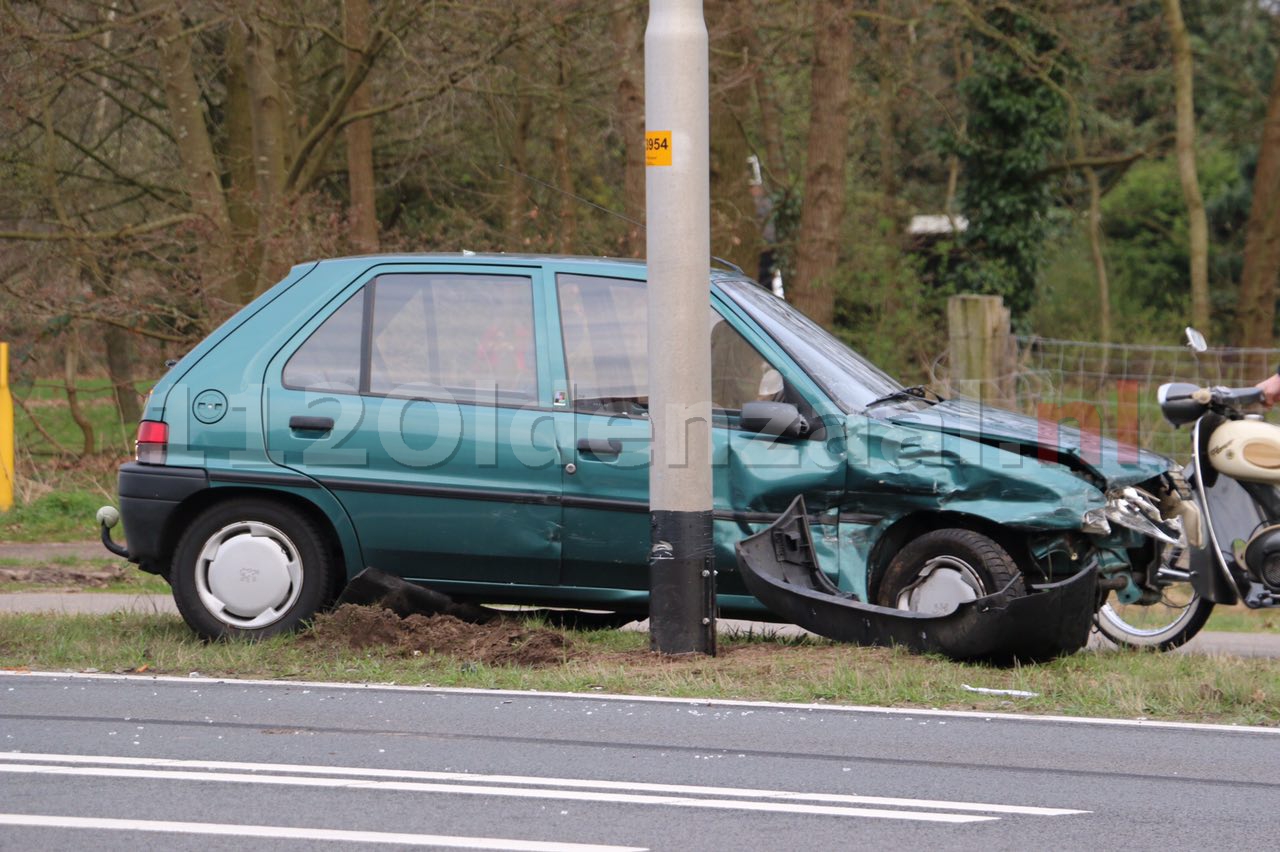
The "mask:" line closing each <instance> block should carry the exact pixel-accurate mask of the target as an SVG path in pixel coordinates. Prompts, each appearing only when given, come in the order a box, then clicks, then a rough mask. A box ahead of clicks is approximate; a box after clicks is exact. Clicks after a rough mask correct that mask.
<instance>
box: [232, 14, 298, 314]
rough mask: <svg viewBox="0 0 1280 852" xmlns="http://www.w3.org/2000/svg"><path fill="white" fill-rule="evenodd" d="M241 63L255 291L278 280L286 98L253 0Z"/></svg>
mask: <svg viewBox="0 0 1280 852" xmlns="http://www.w3.org/2000/svg"><path fill="white" fill-rule="evenodd" d="M242 9H243V16H242V20H243V23H244V26H245V68H246V72H247V77H248V82H249V117H250V120H251V122H252V124H253V168H254V185H255V187H256V188H257V202H258V203H257V208H258V239H259V241H260V242H261V243H262V261H261V263H260V265H259V268H258V269H257V271H256V272H257V275H256V281H257V283H256V286H255V288H254V289H255V292H257V293H261V292H263V291H265V290H266V288H267V287H268V286H269V285H270V284H271V283H272V282H274V281H275V280H276V278H277V275H276V273H277V272H279V270H278V269H276V266H278V265H279V264H278V261H277V259H276V255H277V252H276V251H275V250H274V249H273V244H274V241H275V239H276V237H277V228H281V229H283V226H284V225H285V224H286V223H285V222H283V221H281V219H282V213H283V209H284V205H283V203H282V201H283V195H284V185H285V175H286V174H287V172H286V165H285V163H286V159H285V158H286V151H285V144H286V141H285V124H284V102H283V95H282V93H281V87H280V69H279V67H278V66H277V64H276V33H275V28H274V27H273V26H272V25H271V24H270V23H269V22H268V21H267V20H266V19H265V16H263V15H261V14H259V12H258V3H257V2H256V0H245V2H244V4H243V6H242Z"/></svg>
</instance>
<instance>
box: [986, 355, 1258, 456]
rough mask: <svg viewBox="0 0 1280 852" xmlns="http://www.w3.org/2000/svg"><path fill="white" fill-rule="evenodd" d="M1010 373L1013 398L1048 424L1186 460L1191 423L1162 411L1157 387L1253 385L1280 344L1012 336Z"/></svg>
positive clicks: (1006, 380) (1001, 380)
mask: <svg viewBox="0 0 1280 852" xmlns="http://www.w3.org/2000/svg"><path fill="white" fill-rule="evenodd" d="M1013 341H1014V345H1013V346H1011V347H1009V348H1010V350H1011V352H1012V357H1011V358H1010V359H1009V360H1007V361H1005V362H1004V365H1005V366H1004V369H1003V371H1002V372H1006V373H1007V375H1004V376H999V377H997V379H998V381H997V384H998V385H1000V386H1003V387H1009V388H1012V394H1013V399H1012V402H1013V405H1014V407H1015V408H1017V409H1018V410H1019V411H1022V412H1024V413H1026V414H1031V415H1034V416H1036V417H1037V419H1039V420H1040V421H1041V423H1042V424H1059V425H1070V426H1076V427H1078V428H1081V429H1083V430H1084V431H1085V432H1086V433H1092V434H1100V435H1101V436H1103V437H1107V438H1114V439H1118V440H1120V441H1123V442H1125V443H1128V444H1134V445H1137V446H1140V447H1143V448H1144V449H1149V450H1152V451H1154V452H1157V453H1161V454H1163V455H1166V456H1169V457H1171V458H1174V459H1177V460H1179V461H1185V460H1186V458H1187V456H1188V454H1189V452H1190V446H1189V433H1188V430H1187V429H1186V428H1183V429H1182V430H1180V431H1177V430H1175V429H1174V428H1173V427H1172V426H1171V425H1169V423H1168V422H1166V421H1165V420H1164V418H1163V417H1161V415H1160V407H1159V405H1158V403H1157V401H1156V392H1157V389H1158V388H1159V386H1160V385H1161V384H1163V383H1165V382H1174V381H1178V382H1190V383H1193V384H1196V385H1223V386H1227V387H1249V386H1252V385H1255V384H1257V383H1258V382H1259V381H1261V380H1262V379H1264V378H1266V377H1267V375H1268V374H1269V373H1270V372H1271V371H1272V370H1274V369H1275V365H1276V363H1277V361H1278V360H1280V350H1272V349H1210V350H1209V351H1207V352H1201V353H1195V352H1193V351H1192V350H1191V349H1190V348H1188V347H1186V346H1141V345H1134V344H1120V343H1111V344H1104V343H1089V342H1082V341H1075V340H1054V339H1051V338H1044V337H1014V338H1013Z"/></svg>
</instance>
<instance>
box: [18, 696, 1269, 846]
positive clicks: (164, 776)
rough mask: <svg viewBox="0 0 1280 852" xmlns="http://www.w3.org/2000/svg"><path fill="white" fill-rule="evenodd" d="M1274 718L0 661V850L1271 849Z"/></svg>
mask: <svg viewBox="0 0 1280 852" xmlns="http://www.w3.org/2000/svg"><path fill="white" fill-rule="evenodd" d="M1277 793H1280V731H1275V730H1265V729H1227V728H1216V727H1211V726H1195V725H1177V724H1171V723H1164V724H1161V723H1140V724H1139V723H1132V722H1131V723H1118V722H1081V721H1069V720H1061V719H1048V718H1035V717H1001V716H993V715H979V714H956V713H942V712H929V711H925V712H919V711H917V712H894V711H885V710H875V709H869V708H867V709H849V708H834V707H821V706H795V705H769V704H750V703H732V702H706V701H670V700H656V699H635V698H610V697H606V696H580V695H579V696H546V695H541V696H540V695H532V694H528V693H509V692H475V691H471V692H468V691H449V690H432V689H412V688H385V687H383V688H379V687H364V688H362V687H350V686H345V687H338V686H326V685H321V684H283V683H246V682H217V681H211V680H203V679H181V678H170V679H151V678H132V679H130V678H120V677H110V676H86V675H78V676H77V675H52V676H50V675H31V674H3V675H0V849H5V850H8V849H15V850H16V849H22V850H27V849H37V848H38V849H69V848H94V849H120V850H126V849H128V850H135V849H150V848H155V849H166V850H170V849H193V850H194V849H201V850H206V849H246V848H251V847H256V846H258V845H260V844H261V843H262V842H264V841H266V842H269V843H270V844H271V846H272V848H283V849H295V848H296V849H311V848H322V846H323V847H324V848H328V847H334V848H337V847H340V846H341V845H343V844H347V845H353V846H354V844H356V843H360V844H361V845H362V846H365V847H368V846H369V845H370V844H375V845H391V846H401V847H404V848H410V847H421V846H438V847H441V848H447V847H452V848H459V847H461V848H481V849H543V848H545V849H573V848H575V847H574V846H572V845H571V844H581V845H582V846H584V847H586V848H596V849H606V848H607V849H612V848H630V849H638V848H649V849H681V850H684V849H699V850H700V849H708V850H720V849H724V850H753V849H761V850H778V849H818V850H820V849H848V848H851V847H857V846H869V847H871V848H892V849H895V850H899V849H939V848H942V849H977V848H981V849H984V850H987V849H1018V850H1023V849H1027V848H1041V849H1048V848H1053V849H1096V848H1098V847H1110V848H1120V849H1153V850H1154V849H1159V850H1167V849H1169V848H1197V847H1201V848H1263V847H1268V846H1271V845H1273V844H1274V841H1273V840H1272V839H1271V838H1272V835H1273V831H1274V826H1273V822H1274V820H1273V819H1272V816H1271V812H1272V810H1273V804H1274V802H1275V801H1276V800H1275V799H1274V798H1273V796H1276V794H1277Z"/></svg>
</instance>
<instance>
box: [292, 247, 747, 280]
mask: <svg viewBox="0 0 1280 852" xmlns="http://www.w3.org/2000/svg"><path fill="white" fill-rule="evenodd" d="M371 260H372V261H376V262H378V263H420V262H423V261H465V262H466V263H475V264H481V265H482V264H486V263H492V264H502V263H513V262H514V263H529V264H535V263H539V264H540V263H547V262H552V263H557V264H565V265H582V266H596V267H598V266H600V265H615V264H616V265H618V266H626V267H630V268H633V269H634V268H641V269H643V268H644V267H645V266H646V265H647V262H646V261H645V260H644V259H643V258H634V257H608V256H595V255H571V254H537V253H520V252H511V253H508V252H472V251H466V250H463V251H457V252H396V253H386V254H382V253H379V254H359V255H347V256H344V257H332V258H324V259H322V260H320V261H318V263H319V264H321V265H323V266H330V265H337V264H344V265H345V264H357V263H366V264H367V263H368V262H369V261H371ZM312 263H317V261H314V260H312V261H307V263H306V264H299V265H310V264H312ZM721 263H724V262H723V261H721ZM708 271H709V273H710V276H711V278H712V279H719V278H743V277H746V274H745V273H743V272H741V271H739V270H731V269H725V268H721V267H716V266H710V265H708Z"/></svg>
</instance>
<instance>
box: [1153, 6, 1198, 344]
mask: <svg viewBox="0 0 1280 852" xmlns="http://www.w3.org/2000/svg"><path fill="white" fill-rule="evenodd" d="M1163 2H1164V14H1165V25H1166V26H1167V27H1168V29H1169V40H1170V42H1171V43H1172V46H1173V77H1174V103H1175V112H1176V120H1177V151H1178V178H1179V179H1180V180H1181V181H1182V195H1183V197H1184V198H1185V199H1186V203H1187V220H1188V222H1187V224H1188V227H1187V235H1188V239H1189V241H1190V246H1189V247H1188V251H1189V254H1190V260H1191V324H1192V325H1195V326H1198V327H1199V328H1201V329H1203V330H1204V331H1206V332H1207V331H1208V330H1209V329H1208V326H1209V222H1208V218H1207V217H1206V216H1205V212H1204V198H1203V197H1202V196H1201V194H1200V180H1199V177H1198V176H1197V174H1196V110H1195V100H1194V95H1193V83H1192V69H1191V38H1190V37H1189V36H1188V35H1187V27H1186V24H1184V23H1183V21H1182V6H1181V4H1180V0H1163Z"/></svg>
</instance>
